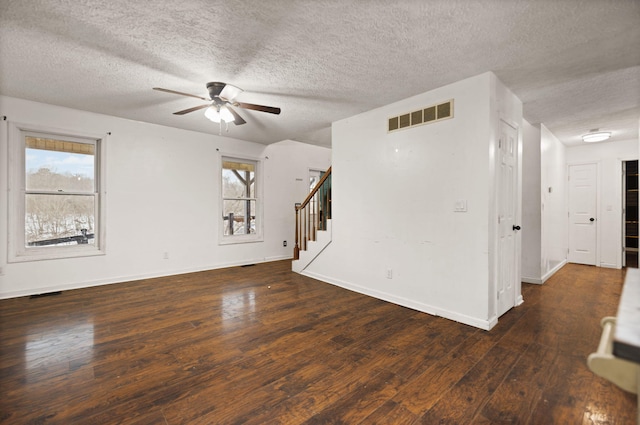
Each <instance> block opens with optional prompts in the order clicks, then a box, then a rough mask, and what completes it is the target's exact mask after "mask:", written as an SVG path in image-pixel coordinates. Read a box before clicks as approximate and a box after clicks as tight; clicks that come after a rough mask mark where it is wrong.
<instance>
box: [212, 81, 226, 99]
mask: <svg viewBox="0 0 640 425" xmlns="http://www.w3.org/2000/svg"><path fill="white" fill-rule="evenodd" d="M226 85H227V84H226V83H220V82H217V81H214V82H211V83H207V90H208V91H209V96H211V99H212V100H213V98H214V97H220V93H222V90H224V88H225V87H226Z"/></svg>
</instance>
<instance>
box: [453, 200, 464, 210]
mask: <svg viewBox="0 0 640 425" xmlns="http://www.w3.org/2000/svg"><path fill="white" fill-rule="evenodd" d="M453 211H454V212H467V200H466V199H458V200H456V203H455V205H454V207H453Z"/></svg>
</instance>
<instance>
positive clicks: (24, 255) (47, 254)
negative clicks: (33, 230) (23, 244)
mask: <svg viewBox="0 0 640 425" xmlns="http://www.w3.org/2000/svg"><path fill="white" fill-rule="evenodd" d="M98 255H105V252H104V250H100V249H99V248H81V249H78V248H76V247H73V248H68V249H65V248H57V249H56V250H55V251H51V250H49V251H47V250H43V249H34V250H28V251H23V252H19V253H17V254H14V255H10V256H9V258H8V262H9V263H24V262H29V261H43V260H61V259H67V258H81V257H95V256H98Z"/></svg>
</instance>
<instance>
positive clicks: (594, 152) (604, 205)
mask: <svg viewBox="0 0 640 425" xmlns="http://www.w3.org/2000/svg"><path fill="white" fill-rule="evenodd" d="M635 159H638V142H637V140H627V141H619V142H602V143H591V144H585V145H582V146H573V147H569V148H567V150H566V161H567V165H575V164H585V163H597V164H598V216H597V219H598V220H597V225H598V227H597V236H596V237H597V239H598V252H597V254H596V258H597V260H596V261H597V264H598V265H599V266H601V267H612V268H621V267H622V245H623V244H622V174H621V173H622V161H629V160H635Z"/></svg>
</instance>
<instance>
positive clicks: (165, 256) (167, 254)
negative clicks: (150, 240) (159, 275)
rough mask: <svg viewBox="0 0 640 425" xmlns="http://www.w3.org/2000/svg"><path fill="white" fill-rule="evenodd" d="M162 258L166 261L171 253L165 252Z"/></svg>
mask: <svg viewBox="0 0 640 425" xmlns="http://www.w3.org/2000/svg"><path fill="white" fill-rule="evenodd" d="M162 258H164V259H165V260H168V259H169V253H168V252H166V251H165V253H164V254H163V255H162Z"/></svg>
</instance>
